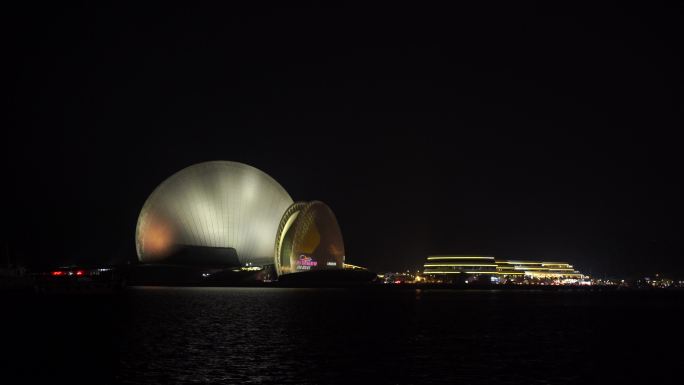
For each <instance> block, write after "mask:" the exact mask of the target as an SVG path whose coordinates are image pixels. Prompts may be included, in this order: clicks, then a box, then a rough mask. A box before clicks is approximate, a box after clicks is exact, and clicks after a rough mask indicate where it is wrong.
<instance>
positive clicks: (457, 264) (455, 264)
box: [423, 263, 496, 267]
mask: <svg viewBox="0 0 684 385" xmlns="http://www.w3.org/2000/svg"><path fill="white" fill-rule="evenodd" d="M434 266H473V267H496V265H473V264H470V263H426V264H425V265H423V267H434Z"/></svg>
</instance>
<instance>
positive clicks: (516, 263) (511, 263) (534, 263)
mask: <svg viewBox="0 0 684 385" xmlns="http://www.w3.org/2000/svg"><path fill="white" fill-rule="evenodd" d="M496 263H502V264H503V263H507V264H509V265H541V264H542V263H541V262H523V261H496Z"/></svg>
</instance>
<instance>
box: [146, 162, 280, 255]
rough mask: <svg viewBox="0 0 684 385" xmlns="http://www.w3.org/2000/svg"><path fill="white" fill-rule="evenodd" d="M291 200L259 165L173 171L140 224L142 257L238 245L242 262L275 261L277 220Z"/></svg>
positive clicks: (215, 165) (208, 165) (215, 164)
mask: <svg viewBox="0 0 684 385" xmlns="http://www.w3.org/2000/svg"><path fill="white" fill-rule="evenodd" d="M291 204H292V198H290V195H289V194H288V193H287V191H285V189H284V188H283V187H282V186H281V185H280V184H278V182H276V181H275V180H274V179H273V178H271V177H270V176H268V175H267V174H266V173H264V172H263V171H261V170H259V169H257V168H254V167H252V166H248V165H246V164H243V163H238V162H228V161H213V162H205V163H199V164H195V165H193V166H190V167H187V168H184V169H183V170H181V171H179V172H177V173H175V174H173V175H172V176H170V177H169V178H168V179H166V180H165V181H164V182H162V184H160V185H159V186H158V187H157V188H156V189H155V190H154V191H153V192H152V194H151V195H150V196H149V198H147V201H145V204H144V206H143V208H142V210H141V212H140V216H139V217H138V224H137V227H136V236H135V239H136V249H137V252H138V259H139V260H140V261H141V262H146V263H149V262H161V261H163V260H164V259H166V258H167V257H169V256H170V255H172V254H173V253H174V252H175V251H177V250H178V249H179V248H183V247H186V246H190V247H199V248H201V249H205V248H212V250H213V249H216V250H219V249H227V248H231V249H234V250H235V252H236V253H237V258H238V260H239V263H241V264H243V265H244V264H246V263H250V262H251V263H253V264H258V265H263V264H268V263H273V255H274V239H275V237H276V232H277V230H278V224H279V222H280V219H281V217H282V215H283V213H284V212H285V210H287V208H288V207H289V206H290V205H291ZM200 254H201V253H200ZM193 258H194V257H193ZM197 258H202V257H201V256H200V257H197ZM197 262H198V263H201V261H197Z"/></svg>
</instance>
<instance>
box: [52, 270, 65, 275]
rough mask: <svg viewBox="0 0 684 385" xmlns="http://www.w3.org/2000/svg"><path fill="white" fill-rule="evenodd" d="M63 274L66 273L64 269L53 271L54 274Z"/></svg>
mask: <svg viewBox="0 0 684 385" xmlns="http://www.w3.org/2000/svg"><path fill="white" fill-rule="evenodd" d="M63 274H64V272H63V271H53V272H52V275H63Z"/></svg>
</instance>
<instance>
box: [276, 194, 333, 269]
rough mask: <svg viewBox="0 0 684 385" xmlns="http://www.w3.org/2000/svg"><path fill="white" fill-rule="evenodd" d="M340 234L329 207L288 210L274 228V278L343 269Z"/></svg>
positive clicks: (300, 206) (308, 204)
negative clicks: (275, 228)
mask: <svg viewBox="0 0 684 385" xmlns="http://www.w3.org/2000/svg"><path fill="white" fill-rule="evenodd" d="M344 258H345V257H344V242H343V240H342V232H341V231H340V227H339V225H338V223H337V219H336V218H335V214H334V213H333V212H332V210H331V209H330V207H328V206H327V205H326V204H325V203H323V202H320V201H312V202H297V203H294V204H293V205H292V206H290V207H289V208H288V209H287V211H285V214H284V215H283V217H282V219H281V220H280V225H279V227H278V234H277V236H276V247H275V262H276V263H275V265H276V271H277V273H278V275H282V274H288V273H295V272H298V271H305V270H322V269H342V268H344Z"/></svg>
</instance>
